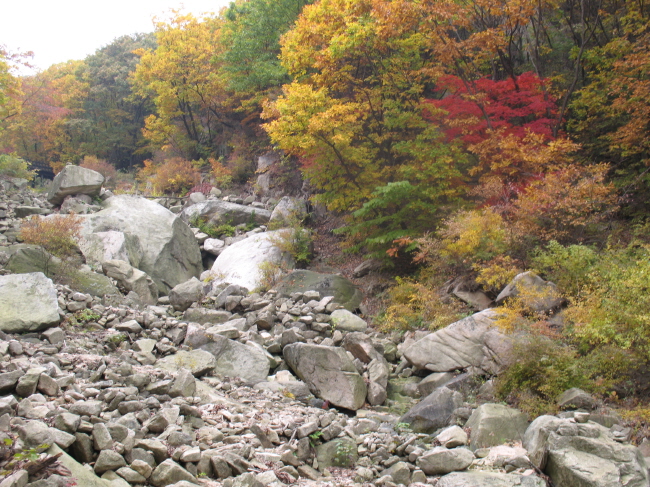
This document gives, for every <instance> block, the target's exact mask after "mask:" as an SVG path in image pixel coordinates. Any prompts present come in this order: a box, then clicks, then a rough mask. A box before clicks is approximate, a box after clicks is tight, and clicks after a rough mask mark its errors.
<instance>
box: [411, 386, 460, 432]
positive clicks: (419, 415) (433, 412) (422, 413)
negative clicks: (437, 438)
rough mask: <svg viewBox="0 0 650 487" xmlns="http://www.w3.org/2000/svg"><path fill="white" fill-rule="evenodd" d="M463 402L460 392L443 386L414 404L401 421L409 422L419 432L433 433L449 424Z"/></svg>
mask: <svg viewBox="0 0 650 487" xmlns="http://www.w3.org/2000/svg"><path fill="white" fill-rule="evenodd" d="M462 402H463V396H462V395H461V394H460V393H458V392H456V391H452V390H451V389H447V388H446V387H441V388H439V389H436V390H435V391H433V392H432V393H431V394H429V395H428V396H427V397H425V398H424V399H423V400H422V401H420V402H419V403H418V404H416V405H415V406H413V407H412V408H411V409H410V410H409V411H408V412H407V413H406V414H405V415H404V416H402V418H401V419H400V420H399V422H400V423H407V424H409V425H410V427H411V429H412V430H413V431H415V432H418V433H433V432H434V431H436V430H437V429H439V428H443V427H445V426H448V425H449V422H450V420H451V419H452V416H453V413H454V410H455V409H456V408H459V407H460V406H461V404H462Z"/></svg>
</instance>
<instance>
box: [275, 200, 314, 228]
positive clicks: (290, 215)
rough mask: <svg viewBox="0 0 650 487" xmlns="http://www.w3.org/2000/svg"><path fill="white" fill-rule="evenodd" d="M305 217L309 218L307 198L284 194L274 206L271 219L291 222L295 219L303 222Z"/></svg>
mask: <svg viewBox="0 0 650 487" xmlns="http://www.w3.org/2000/svg"><path fill="white" fill-rule="evenodd" d="M305 218H307V204H306V203H305V200H302V199H300V198H292V197H291V196H283V197H282V198H281V199H280V201H278V204H277V205H275V208H273V212H272V213H271V218H270V220H269V221H272V222H280V223H286V224H291V223H292V222H293V221H298V222H301V221H303V220H304V219H305Z"/></svg>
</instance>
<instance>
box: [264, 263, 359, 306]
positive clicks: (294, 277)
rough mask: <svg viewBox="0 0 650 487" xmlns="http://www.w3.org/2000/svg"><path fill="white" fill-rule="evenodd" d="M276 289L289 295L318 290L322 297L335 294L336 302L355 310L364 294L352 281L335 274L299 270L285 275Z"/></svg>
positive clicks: (334, 300)
mask: <svg viewBox="0 0 650 487" xmlns="http://www.w3.org/2000/svg"><path fill="white" fill-rule="evenodd" d="M275 289H276V290H277V291H278V292H279V293H282V294H285V295H287V296H289V295H291V294H292V293H296V292H300V293H304V292H305V291H318V292H319V293H320V295H321V297H326V296H333V297H334V299H333V300H332V301H333V302H334V303H337V304H339V305H340V306H342V307H344V308H345V309H347V310H348V311H354V310H355V309H357V308H358V307H359V305H360V304H361V300H362V299H363V294H362V293H361V291H360V290H359V288H357V287H356V286H355V285H354V284H353V283H352V282H351V281H349V280H348V279H346V278H344V277H341V276H337V275H334V274H321V273H318V272H313V271H307V270H297V271H293V272H292V273H290V274H288V275H287V276H285V277H283V278H282V279H281V280H280V281H279V282H278V283H277V284H276V285H275Z"/></svg>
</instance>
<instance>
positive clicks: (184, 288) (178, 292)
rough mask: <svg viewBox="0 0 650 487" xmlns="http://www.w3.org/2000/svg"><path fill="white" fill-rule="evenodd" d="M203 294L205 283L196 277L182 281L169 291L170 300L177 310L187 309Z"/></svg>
mask: <svg viewBox="0 0 650 487" xmlns="http://www.w3.org/2000/svg"><path fill="white" fill-rule="evenodd" d="M202 296H203V283H202V282H201V281H199V280H198V279H197V278H196V277H193V278H192V279H190V280H189V281H185V282H182V283H180V284H177V285H176V286H174V287H173V289H172V290H171V291H169V302H170V303H171V305H172V306H173V307H174V309H175V310H176V311H185V310H186V309H187V308H189V307H190V306H191V305H192V304H193V303H196V302H198V301H199V300H200V299H201V297H202Z"/></svg>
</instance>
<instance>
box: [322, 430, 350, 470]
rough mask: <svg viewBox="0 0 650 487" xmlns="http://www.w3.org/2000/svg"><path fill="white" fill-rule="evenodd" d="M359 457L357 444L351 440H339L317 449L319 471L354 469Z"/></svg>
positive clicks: (345, 438)
mask: <svg viewBox="0 0 650 487" xmlns="http://www.w3.org/2000/svg"><path fill="white" fill-rule="evenodd" d="M358 457H359V453H358V450H357V444H356V442H355V441H353V440H351V439H350V438H347V437H344V438H337V439H336V440H332V441H328V442H327V443H323V444H322V445H318V446H317V447H316V459H317V460H318V469H319V470H321V471H322V470H323V469H325V468H329V467H344V468H349V467H352V466H353V465H354V464H355V463H356V462H357V458H358Z"/></svg>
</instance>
